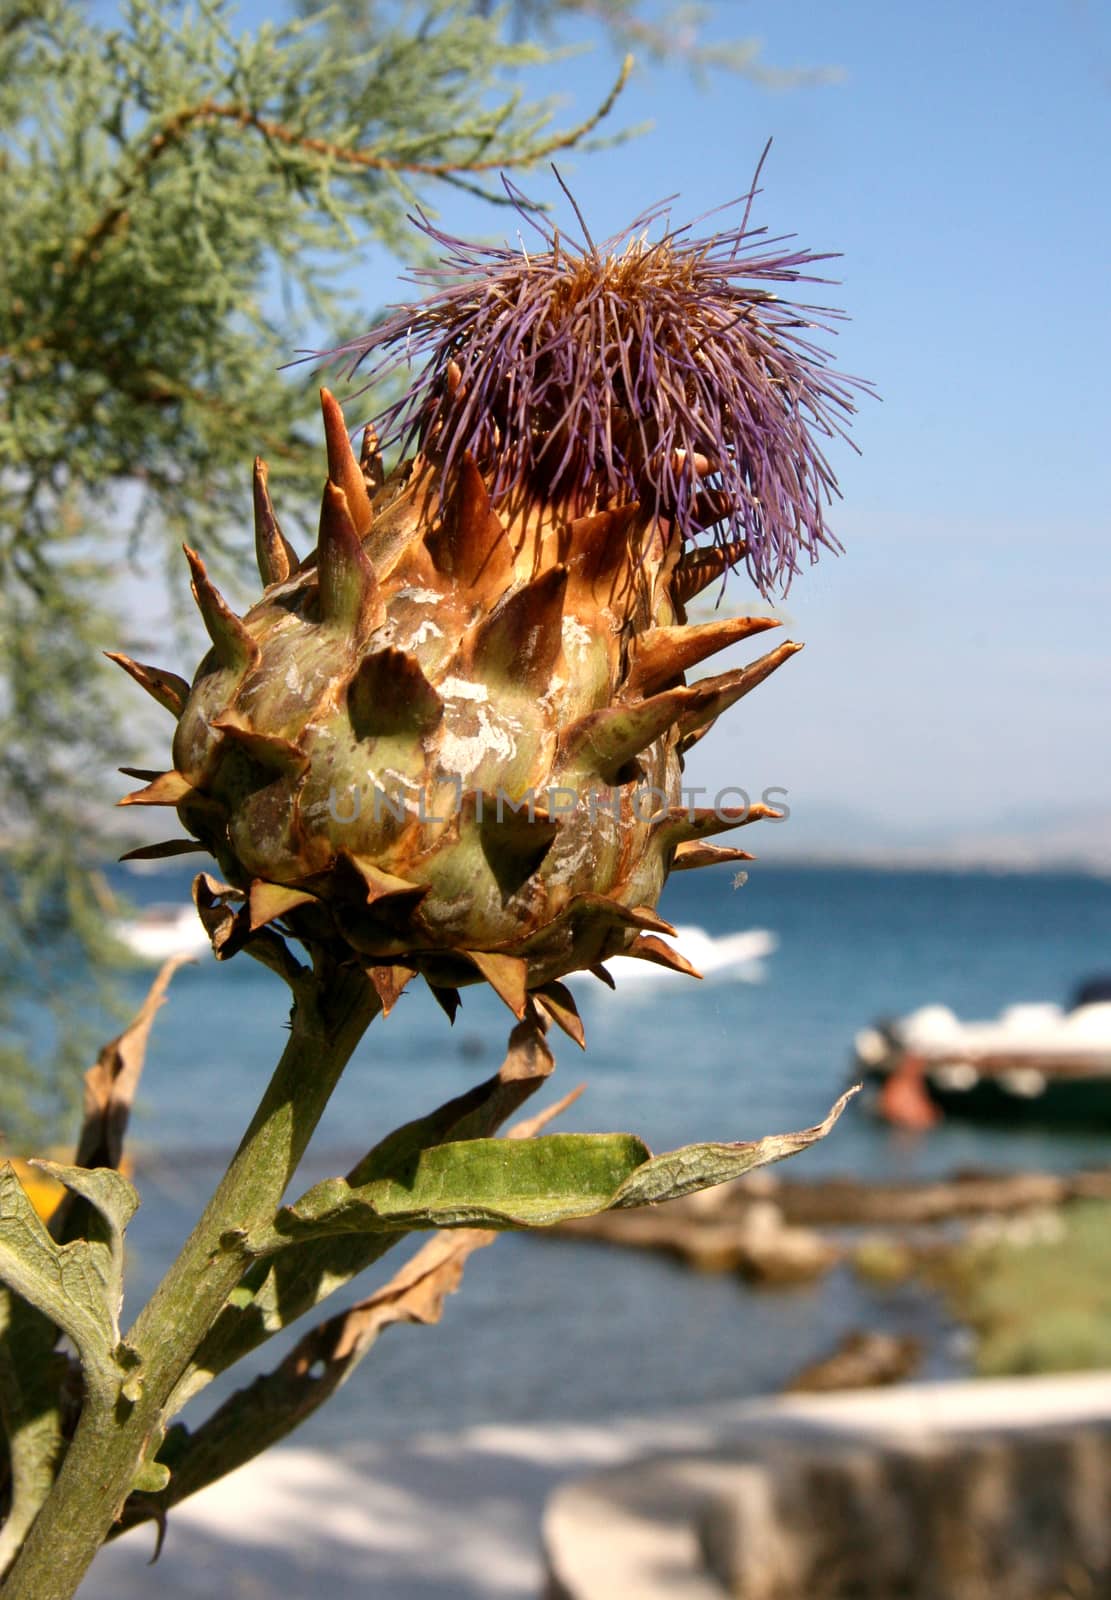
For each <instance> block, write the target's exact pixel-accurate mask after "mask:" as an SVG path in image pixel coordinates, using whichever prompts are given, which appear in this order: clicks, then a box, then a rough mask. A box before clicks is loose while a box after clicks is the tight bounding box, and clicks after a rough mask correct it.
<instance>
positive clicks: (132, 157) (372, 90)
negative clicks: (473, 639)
mask: <svg viewBox="0 0 1111 1600" xmlns="http://www.w3.org/2000/svg"><path fill="white" fill-rule="evenodd" d="M569 15H570V16H586V17H588V18H592V19H593V20H595V21H596V22H598V23H599V24H600V26H601V27H602V29H603V31H605V30H608V33H609V35H610V37H611V39H612V41H613V42H615V43H617V44H619V45H623V44H625V43H633V44H636V45H638V46H639V47H641V48H643V49H644V50H645V51H646V52H647V53H649V54H652V53H655V54H656V55H657V56H660V55H662V54H666V53H668V52H675V53H678V54H680V55H684V56H685V59H686V60H687V61H688V62H689V63H691V64H693V65H697V66H712V65H726V66H729V67H734V68H740V69H742V70H744V71H747V72H749V73H750V74H751V75H753V76H755V77H760V76H761V75H762V74H763V71H764V69H762V68H760V67H759V66H758V64H757V63H756V60H755V53H754V51H753V49H752V47H751V46H747V45H738V46H735V47H730V49H727V50H724V51H723V50H722V49H720V48H718V49H716V50H703V49H702V47H701V46H700V45H699V43H698V34H697V27H696V23H697V19H696V18H695V16H694V14H693V11H692V8H689V7H684V8H682V9H681V12H680V13H677V14H676V15H675V16H674V17H673V18H671V20H670V21H666V22H664V23H660V22H658V21H657V22H655V23H651V22H649V21H646V20H645V19H644V17H643V16H642V15H641V8H640V7H639V6H638V4H637V3H636V0H622V3H619V4H616V5H607V6H605V7H601V6H598V5H594V4H590V3H588V0H522V3H521V4H519V5H518V6H517V7H516V8H512V7H511V8H510V9H509V10H499V11H496V12H495V11H492V10H491V8H490V7H488V6H487V5H484V4H481V3H477V4H475V3H471V4H466V3H461V0H420V3H411V0H392V3H388V4H382V3H377V0H342V3H341V4H339V5H337V6H334V7H332V8H331V9H330V10H329V11H326V12H321V13H319V14H316V15H308V14H305V13H304V12H302V14H300V15H297V16H294V17H293V18H292V19H291V20H290V21H288V22H286V23H285V24H283V25H277V24H274V23H270V22H266V23H263V24H262V25H261V26H259V27H258V28H257V30H255V31H253V32H252V31H243V30H242V29H241V28H240V27H239V26H238V24H237V23H236V19H235V16H234V13H233V11H232V10H231V8H230V7H229V6H228V5H227V4H226V3H225V0H199V3H197V4H194V5H191V6H189V7H186V6H184V5H182V4H180V3H178V0H158V3H155V0H123V3H121V4H120V6H119V7H118V10H117V11H116V12H115V14H114V15H112V14H109V15H108V17H107V19H106V17H105V13H104V12H103V11H101V12H100V14H99V16H95V15H94V14H93V13H92V12H91V11H90V9H89V8H88V7H87V6H86V5H85V4H82V3H79V0H45V3H43V0H37V3H36V4H34V5H26V4H21V3H19V0H9V3H8V5H7V6H6V7H4V8H3V9H2V10H0V214H2V215H3V218H4V227H3V230H2V233H0V586H2V592H3V605H2V607H0V894H2V900H3V909H4V913H5V914H4V916H3V917H2V918H0V971H2V973H3V974H4V975H3V976H2V977H0V1083H2V1085H3V1089H2V1090H0V1130H2V1131H3V1132H4V1133H5V1134H7V1135H8V1136H9V1137H13V1138H16V1139H22V1140H27V1139H28V1138H30V1137H32V1136H33V1135H34V1134H35V1132H36V1129H37V1126H38V1123H37V1120H36V1119H38V1121H39V1122H41V1119H42V1118H43V1117H44V1116H45V1117H46V1118H48V1119H49V1117H50V1115H51V1113H52V1112H55V1111H56V1109H57V1107H58V1104H59V1098H58V1097H59V1093H60V1091H61V1090H62V1088H63V1087H64V1086H65V1085H66V1084H73V1083H76V1081H77V1080H76V1074H75V1073H74V1072H73V1071H72V1068H73V1066H74V1064H75V1060H76V1058H77V1057H78V1056H79V1054H80V1052H81V1051H82V1050H83V1049H84V1048H85V1040H84V1039H83V1038H82V1037H81V1036H80V1035H79V1034H78V1033H75V1031H74V1027H73V1019H74V1018H75V1017H78V1016H80V1015H81V1012H82V1010H83V1003H81V1002H80V1001H79V1000H78V999H77V997H76V994H75V989H74V987H73V985H72V984H69V987H68V992H67V994H66V996H65V999H64V1006H63V1008H62V1009H60V1010H59V1012H58V1014H57V1016H56V1017H55V1019H54V1022H53V1024H50V1023H49V1022H47V1021H46V1020H44V1008H45V1007H47V1006H48V1003H49V995H48V989H47V985H48V982H49V979H50V976H51V969H53V970H54V971H56V970H57V969H58V964H59V962H61V961H64V962H65V963H66V969H67V983H69V980H70V979H71V978H72V979H73V980H74V982H76V974H77V973H78V972H79V971H84V970H89V969H87V967H86V963H85V962H84V961H83V960H82V959H80V952H81V951H82V949H85V950H90V949H92V950H95V949H96V948H98V947H99V946H102V945H103V928H104V919H103V910H102V907H101V906H99V905H98V903H97V900H96V895H95V892H94V891H95V886H96V880H95V877H94V875H93V874H92V869H93V868H94V867H95V865H96V863H97V861H98V860H99V859H102V858H103V856H104V855H105V854H106V849H105V842H104V838H103V835H102V834H101V833H100V831H99V830H98V829H97V828H96V827H95V825H93V819H95V818H96V817H97V816H103V815H104V813H105V809H106V806H105V793H106V790H108V791H109V792H110V784H109V783H108V782H107V781H106V774H107V770H108V769H109V767H110V766H111V765H112V764H114V761H115V760H118V759H119V757H120V754H121V753H123V752H125V751H126V752H128V753H130V752H131V751H132V750H134V748H135V745H136V742H137V741H136V739H135V736H134V732H132V733H131V734H130V735H129V736H128V737H127V738H124V737H123V736H122V734H121V732H120V731H119V729H118V728H117V726H116V723H115V712H114V707H115V706H116V705H118V704H119V703H121V697H120V696H119V695H118V694H117V693H116V685H115V682H114V679H113V676H112V672H113V669H112V668H110V667H109V666H108V665H107V663H102V660H101V656H100V651H101V650H103V649H104V648H105V647H106V646H109V645H114V646H117V647H118V646H120V645H123V646H124V647H125V648H127V649H129V650H132V651H133V652H134V653H135V654H136V655H137V656H139V657H140V658H143V657H145V656H146V654H147V650H148V647H149V643H150V641H149V640H145V639H144V638H143V637H142V636H141V626H142V625H141V624H140V623H139V622H138V621H137V620H136V619H137V618H138V617H139V616H140V615H141V614H142V607H141V605H140V603H139V601H140V597H141V595H142V592H143V591H142V589H141V588H140V583H141V579H140V577H139V576H138V574H137V570H136V562H137V560H138V559H139V558H140V557H141V558H142V561H143V562H145V563H146V566H147V570H148V573H149V570H150V564H151V562H152V560H153V561H154V563H155V564H157V562H158V561H159V560H161V559H169V557H170V556H171V554H172V555H173V556H174V558H175V563H176V555H177V552H178V549H179V547H180V544H181V542H182V540H183V538H185V537H187V538H188V541H189V543H190V544H191V545H194V546H199V547H200V548H201V549H202V550H203V551H204V552H205V553H206V555H208V556H209V557H210V558H211V557H213V556H215V557H216V559H217V561H219V558H220V556H221V554H223V555H224V557H225V558H227V557H228V556H229V555H230V553H231V552H232V551H233V550H234V549H236V548H238V546H239V541H240V539H241V538H242V536H243V531H244V530H245V529H246V528H248V527H249V525H250V518H249V512H248V507H249V493H250V488H249V473H248V467H249V463H250V461H251V459H252V457H253V456H254V455H255V454H256V452H261V453H263V454H265V455H266V456H267V458H268V459H269V461H270V463H271V468H272V472H273V474H274V477H275V478H276V479H278V480H279V487H280V491H281V495H282V500H283V504H284V505H285V506H286V507H287V508H288V507H289V506H290V504H291V502H293V503H296V502H297V496H298V494H299V493H300V492H303V491H304V490H305V489H306V487H307V486H310V485H315V483H316V479H317V476H318V468H317V465H316V461H315V449H316V446H315V441H314V439H313V435H312V433H311V432H310V431H309V430H308V429H307V428H306V426H305V424H306V422H307V421H308V419H310V417H311V415H312V403H311V398H310V390H311V379H310V377H309V375H307V374H306V372H305V371H304V370H303V369H300V370H295V371H294V372H293V373H292V374H290V373H280V372H279V371H278V369H279V367H280V366H281V364H282V363H283V361H286V360H287V359H288V358H289V355H290V353H291V351H292V350H293V349H294V348H295V346H296V345H297V344H298V343H299V342H302V340H303V337H304V334H305V331H306V330H307V329H310V328H316V329H320V328H323V329H325V330H326V332H327V336H328V338H329V339H330V340H331V341H332V342H333V343H338V342H339V341H340V340H341V339H342V338H343V337H344V336H345V335H346V334H347V333H349V332H351V331H353V330H354V328H356V327H359V328H362V327H365V325H366V320H367V315H368V310H372V309H373V308H367V307H365V306H351V305H347V304H345V303H344V300H343V298H342V296H341V294H340V292H339V285H338V273H339V271H340V269H341V268H342V267H343V266H344V264H345V263H349V262H350V260H351V259H352V257H353V256H354V255H355V254H357V253H358V252H359V251H365V250H367V249H369V248H379V249H384V250H391V249H392V248H394V247H395V246H397V245H398V243H399V242H400V240H401V238H402V237H403V236H404V238H405V241H406V246H407V247H408V248H411V245H412V234H411V231H410V230H409V229H408V228H407V227H406V224H405V217H406V213H407V212H409V211H410V210H411V209H412V208H413V206H414V204H417V203H423V204H432V205H434V203H435V195H436V192H437V190H438V189H440V188H442V187H443V186H451V187H454V188H463V189H466V190H468V191H470V192H473V193H475V194H477V195H481V196H483V197H484V198H485V199H486V200H488V201H491V202H496V201H497V200H498V199H499V198H500V197H501V196H500V189H499V187H498V184H497V175H498V173H499V172H500V171H502V170H507V171H509V170H521V169H527V168H529V167H530V166H532V165H535V164H536V163H538V162H540V161H542V160H545V159H548V158H550V157H551V156H552V155H554V154H555V153H557V152H560V151H565V150H568V149H572V148H574V149H577V150H583V149H585V148H588V147H589V145H590V143H591V141H592V139H593V138H595V137H596V136H597V135H596V130H597V129H598V128H599V127H600V125H601V124H602V123H603V122H604V121H605V119H606V118H607V117H608V116H609V114H610V112H611V111H612V109H613V106H614V102H615V100H616V99H617V96H618V94H619V91H620V88H621V85H622V83H623V82H624V78H625V76H626V74H627V71H628V64H627V63H626V65H625V67H623V68H622V69H621V72H620V73H619V74H618V77H617V82H616V83H615V86H614V90H613V92H612V93H611V94H610V95H609V97H608V98H607V99H606V100H605V102H604V103H603V104H601V105H599V106H597V107H595V108H594V110H593V112H592V114H591V115H590V116H589V117H588V118H587V119H586V120H585V121H584V122H582V123H581V124H580V125H577V126H571V127H561V126H558V125H557V124H556V123H554V121H553V114H554V113H553V108H552V107H551V106H550V105H548V104H546V103H543V102H538V101H536V100H530V99H529V98H528V96H527V92H526V93H522V87H521V84H522V80H523V82H524V85H525V88H526V90H527V83H528V77H527V74H528V70H529V69H530V68H535V67H538V66H540V65H542V64H543V63H544V62H546V61H548V60H550V59H551V58H552V52H553V48H554V45H553V43H552V42H551V41H552V38H553V37H554V35H553V32H552V30H556V31H558V25H559V23H560V20H561V18H566V17H567V16H569ZM537 29H539V30H540V32H541V36H542V37H543V38H544V39H545V41H546V42H545V43H543V44H536V43H535V42H529V39H528V35H529V34H530V33H531V34H534V35H535V33H536V31H537ZM310 452H311V453H310ZM281 480H284V481H281ZM306 509H307V507H306ZM176 581H177V579H176V578H175V582H176ZM148 583H149V579H148ZM125 619H126V620H125ZM36 974H38V976H36ZM43 974H45V978H44V977H43Z"/></svg>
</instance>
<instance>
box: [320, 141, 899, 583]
mask: <svg viewBox="0 0 1111 1600" xmlns="http://www.w3.org/2000/svg"><path fill="white" fill-rule="evenodd" d="M758 176H759V173H757V177H758ZM506 187H507V190H508V191H509V193H510V196H511V198H512V199H513V200H514V202H515V203H516V205H517V207H518V210H519V212H520V214H521V216H522V217H523V218H524V220H525V221H526V222H527V223H528V224H529V225H530V226H531V227H532V228H534V229H535V230H536V232H537V233H538V234H539V236H540V240H541V244H540V247H539V248H538V249H536V250H535V251H534V250H531V249H529V248H527V247H526V245H525V244H524V242H523V241H522V242H521V243H520V244H519V247H518V248H516V249H514V248H511V247H509V246H500V247H499V246H487V245H476V244H468V243H465V242H463V241H461V240H458V239H454V238H451V237H449V236H448V235H447V234H444V233H442V232H440V231H439V230H438V229H436V228H435V227H434V226H433V225H432V224H431V223H430V222H429V221H428V220H427V219H426V218H424V217H423V216H422V217H421V218H420V219H419V220H418V219H414V221H416V223H417V226H418V227H420V228H421V229H422V231H423V232H424V233H425V234H427V235H428V237H429V238H431V239H432V240H433V241H434V242H435V243H436V244H437V245H438V246H440V247H441V249H442V250H443V251H444V255H443V256H442V258H441V264H440V265H439V266H435V267H428V268H420V269H416V270H415V271H414V273H413V275H412V281H415V282H417V283H419V284H422V285H429V286H431V293H430V294H429V295H428V297H427V298H426V299H424V300H423V301H421V302H419V303H417V304H414V305H401V306H395V307H391V308H390V312H391V314H390V315H389V316H388V317H387V318H386V319H385V320H384V321H382V322H381V323H379V324H378V325H377V326H376V327H374V328H373V329H372V330H371V331H370V332H369V333H367V334H366V335H364V336H363V337H361V338H359V339H357V340H354V341H353V342H351V343H350V344H347V345H344V346H342V347H341V348H340V349H338V350H334V351H331V352H329V354H330V356H332V357H336V356H339V357H343V358H345V361H346V370H347V372H348V375H349V376H351V375H354V373H355V372H356V370H358V369H362V372H363V374H364V375H365V377H366V387H369V386H370V385H371V384H374V383H377V382H379V381H380V380H382V379H385V378H388V377H391V376H393V375H396V374H397V373H398V372H399V370H401V369H405V368H408V369H410V370H411V369H412V368H414V367H417V368H418V369H419V370H418V371H417V373H416V376H415V377H414V378H413V379H412V381H411V383H410V385H409V387H408V389H407V391H406V392H405V393H404V394H403V395H402V396H401V397H400V398H399V399H398V400H396V401H395V402H394V403H393V404H392V405H391V406H389V407H388V408H387V409H386V410H385V411H384V412H383V413H382V414H381V415H380V416H379V417H378V418H377V419H376V425H377V428H378V432H379V434H380V436H381V437H382V440H383V443H384V444H390V443H400V444H402V445H403V447H405V448H409V447H411V445H412V444H413V443H414V441H415V442H416V443H417V444H418V445H420V446H421V447H424V448H426V449H427V448H429V447H430V443H434V447H435V449H436V452H437V454H438V455H439V456H440V459H441V460H442V462H443V466H444V481H445V482H450V481H451V477H452V472H453V468H454V467H455V466H456V464H457V463H458V462H459V460H460V459H461V458H462V455H463V453H464V452H470V454H471V455H473V457H474V459H475V461H476V462H477V464H478V466H479V469H480V470H481V471H482V472H483V475H484V477H486V479H487V482H488V483H489V485H490V490H491V495H492V498H493V501H494V503H495V504H496V505H500V506H503V507H504V508H505V509H507V510H509V509H510V507H511V505H512V503H513V502H514V500H515V499H516V498H517V497H518V496H521V497H523V499H524V500H525V501H532V500H541V501H546V502H548V503H553V504H558V503H560V502H562V503H564V504H566V506H567V507H568V509H569V510H570V511H571V512H572V513H573V514H580V513H582V512H583V511H587V510H591V509H595V508H598V509H601V508H604V507H606V506H608V505H612V504H615V503H618V502H620V501H627V500H630V499H636V500H639V501H640V503H641V506H642V509H644V510H651V511H652V512H653V513H654V514H656V515H659V516H665V517H667V518H669V519H670V520H671V521H672V522H673V524H674V526H675V528H676V530H677V531H678V533H679V534H680V536H681V537H682V538H683V539H685V540H690V539H692V538H694V537H695V535H697V534H699V533H700V532H702V531H704V530H705V529H707V528H712V529H713V539H714V541H715V542H716V543H719V544H722V545H727V546H729V547H731V551H730V554H731V559H730V564H735V563H736V562H738V561H740V560H742V559H743V560H744V561H745V562H746V564H747V567H748V570H749V572H750V575H751V577H752V579H753V580H754V582H755V583H756V584H757V586H758V588H759V589H760V591H761V592H762V593H763V594H765V595H767V594H769V593H770V592H771V591H772V590H773V589H775V588H776V587H778V586H781V587H783V588H786V586H787V584H788V583H789V582H790V579H791V577H792V576H793V575H794V574H795V573H796V572H797V571H798V570H799V567H800V557H801V555H802V553H803V552H805V553H806V554H807V555H808V556H809V558H810V560H811V561H813V560H816V559H817V555H818V552H819V549H820V548H821V547H823V546H825V547H827V548H833V549H837V548H840V547H839V545H838V544H837V541H836V539H835V538H834V537H833V535H832V534H831V533H830V531H829V530H828V529H827V527H826V525H825V511H826V508H827V506H828V504H829V503H830V501H831V500H832V499H833V497H834V496H835V495H836V494H837V493H838V490H837V483H836V479H835V477H834V474H833V471H832V469H831V467H830V465H829V463H828V461H827V460H826V457H825V455H824V453H823V449H822V446H821V442H820V441H822V440H825V439H829V438H832V437H834V436H839V437H842V438H844V437H846V432H845V430H846V427H847V424H848V420H849V418H850V417H851V416H852V414H853V412H854V410H855V407H854V404H853V393H854V390H856V389H859V388H862V387H863V388H867V387H868V386H867V385H866V384H863V383H862V382H861V380H859V379H854V378H849V377H846V376H843V375H841V374H838V373H836V372H835V371H834V370H832V368H831V366H830V358H829V356H828V354H827V352H826V351H824V350H823V349H822V348H821V347H820V346H819V345H818V344H816V343H815V342H814V334H815V332H816V331H817V332H821V331H825V332H829V331H830V324H831V322H832V321H834V320H837V319H838V318H839V317H840V316H841V313H839V312H837V311H833V310H830V309H828V308H821V307H816V306H811V305H804V304H796V303H793V302H791V301H787V300H781V299H780V298H779V292H778V287H777V286H780V285H785V284H795V283H800V282H826V281H828V280H825V279H821V278H818V277H816V276H815V275H814V274H813V273H812V272H810V271H808V270H806V269H808V268H811V267H812V266H813V265H814V264H815V263H816V262H819V261H822V260H826V259H828V256H822V255H816V254H814V253H812V252H810V251H806V250H786V249H783V248H779V249H777V248H776V247H777V246H779V247H782V246H783V245H784V243H785V240H784V239H782V238H780V239H768V238H767V237H766V229H764V228H750V226H749V214H750V210H751V204H752V199H753V196H754V195H755V193H756V192H757V191H756V189H755V185H754V187H753V189H752V190H751V191H750V192H749V194H748V195H747V196H745V197H744V201H745V210H744V214H743V217H742V220H741V222H740V225H739V226H737V227H736V228H733V229H729V230H725V231H723V232H720V233H717V234H713V235H711V236H710V237H708V238H704V239H697V238H693V237H692V236H691V229H692V225H691V224H687V225H685V226H683V227H678V228H672V227H670V226H669V225H668V211H667V202H664V203H662V204H660V205H658V206H656V207H654V208H652V209H651V210H650V211H648V212H646V213H644V214H643V215H641V216H639V217H637V218H636V219H635V220H634V221H633V222H632V223H631V224H630V225H629V226H628V227H627V228H625V229H623V230H622V231H621V232H620V233H617V234H615V235H613V237H612V238H609V239H607V240H605V241H604V242H603V243H602V244H599V245H595V244H594V242H593V241H592V240H591V239H590V236H589V234H588V233H587V232H586V228H585V225H584V226H583V232H584V234H585V235H586V242H585V243H582V242H579V241H578V240H575V239H572V238H569V237H567V236H566V235H564V234H562V233H561V232H559V231H558V230H557V229H556V228H555V227H549V226H548V225H547V224H546V222H545V221H544V220H542V219H541V218H539V217H537V215H536V213H535V212H534V211H532V210H530V209H528V208H527V203H526V202H525V200H524V197H523V195H521V193H520V192H519V191H518V190H516V189H514V188H513V186H512V185H510V184H508V183H507V184H506ZM576 209H577V208H576ZM660 221H662V222H663V223H664V227H663V231H662V232H661V233H660V236H659V237H658V238H656V239H655V240H654V241H653V240H652V239H651V238H650V235H651V232H652V230H653V225H654V224H655V223H657V222H660ZM580 222H581V218H580ZM367 363H369V365H367ZM449 375H450V381H445V380H446V379H448V377H449ZM360 392H361V391H360Z"/></svg>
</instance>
